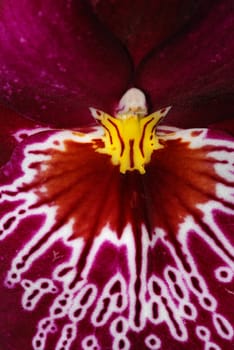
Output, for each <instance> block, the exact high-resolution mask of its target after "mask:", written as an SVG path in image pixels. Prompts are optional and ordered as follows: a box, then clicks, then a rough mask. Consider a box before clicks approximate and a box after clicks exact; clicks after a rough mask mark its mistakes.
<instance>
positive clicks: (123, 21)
mask: <svg viewBox="0 0 234 350" xmlns="http://www.w3.org/2000/svg"><path fill="white" fill-rule="evenodd" d="M89 2H90V3H91V4H92V6H93V11H94V13H95V14H97V16H98V18H99V19H100V20H101V21H102V22H103V23H104V24H105V25H106V26H107V28H108V29H109V30H110V31H112V32H113V33H115V35H116V36H117V37H118V38H120V40H121V41H122V42H123V43H124V44H125V45H126V47H127V48H128V50H129V52H130V53H131V56H132V57H133V59H134V61H135V63H138V62H139V61H140V60H141V59H142V58H143V57H144V56H145V55H146V54H147V53H149V51H150V50H152V48H153V47H155V46H159V45H160V44H161V43H163V42H164V41H165V40H166V39H168V38H169V37H171V36H173V35H174V34H175V33H177V31H178V30H180V29H181V28H182V27H183V26H184V25H185V23H187V22H188V21H189V20H190V19H191V18H193V16H194V15H195V14H197V12H198V11H199V10H201V7H202V6H203V7H204V5H207V3H208V2H209V1H203V2H202V1H196V3H195V2H194V1H186V0H183V1H181V0H180V1H178V0H173V1H163V0H156V1H155V0H150V1H147V2H145V1H144V0H137V1H134V3H133V2H132V1H130V0H127V1H126V0H121V1H108V0H107V1H106V0H101V1H95V0H89ZM204 3H205V4H204ZM201 5H202V6H201Z"/></svg>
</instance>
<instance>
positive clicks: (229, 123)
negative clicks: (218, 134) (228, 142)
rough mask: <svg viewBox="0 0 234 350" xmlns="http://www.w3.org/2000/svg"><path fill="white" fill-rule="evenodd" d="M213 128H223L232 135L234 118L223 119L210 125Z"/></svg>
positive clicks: (233, 132) (233, 133)
mask: <svg viewBox="0 0 234 350" xmlns="http://www.w3.org/2000/svg"><path fill="white" fill-rule="evenodd" d="M210 128H211V129H216V130H223V131H225V132H227V133H229V134H231V135H234V119H231V120H223V121H220V122H218V123H214V124H211V125H210Z"/></svg>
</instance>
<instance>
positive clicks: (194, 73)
mask: <svg viewBox="0 0 234 350" xmlns="http://www.w3.org/2000/svg"><path fill="white" fill-rule="evenodd" d="M233 32H234V17H233V2H232V1H230V0H228V1H225V2H222V1H221V2H217V3H215V4H214V5H213V7H212V8H211V9H210V11H209V13H208V14H207V15H206V16H205V17H204V18H202V20H201V21H200V22H199V23H197V24H196V25H193V26H191V27H190V28H188V30H186V31H184V32H183V33H181V35H180V36H178V37H177V38H176V39H175V40H174V41H172V42H171V43H170V45H167V46H165V48H164V49H162V50H160V51H158V50H157V51H155V52H154V54H153V55H152V56H151V57H150V58H149V59H148V60H147V61H146V62H145V64H143V65H142V67H141V68H140V69H139V75H138V86H139V87H140V88H141V89H144V90H145V91H146V92H147V93H148V95H149V98H150V101H151V103H152V109H153V110H157V109H158V108H161V107H163V106H168V105H172V106H173V108H174V109H173V110H174V114H173V116H172V115H171V116H170V115H169V116H168V118H167V123H169V124H171V125H178V126H181V127H191V126H192V127H200V126H202V127H204V126H207V125H209V124H211V123H213V122H215V121H218V120H222V119H228V118H233V112H234V105H233V89H234V80H233V69H234V60H233V54H234V42H233Z"/></svg>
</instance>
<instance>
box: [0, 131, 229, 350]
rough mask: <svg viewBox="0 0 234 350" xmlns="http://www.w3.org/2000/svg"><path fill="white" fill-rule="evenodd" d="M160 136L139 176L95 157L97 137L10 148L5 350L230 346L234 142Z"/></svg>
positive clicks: (53, 135) (39, 140)
mask: <svg viewBox="0 0 234 350" xmlns="http://www.w3.org/2000/svg"><path fill="white" fill-rule="evenodd" d="M159 139H160V142H161V143H162V145H163V146H164V147H162V148H160V149H159V150H157V151H155V152H154V153H153V156H152V160H151V162H150V163H149V164H148V165H147V167H146V173H145V174H144V175H142V174H140V173H138V172H127V173H126V174H125V175H123V174H121V173H120V172H119V166H117V165H114V164H112V162H111V158H110V157H109V156H108V155H107V154H101V153H98V152H96V150H95V145H97V144H100V143H101V142H102V130H100V129H99V128H95V129H94V130H90V132H88V133H87V132H86V133H81V132H71V131H47V132H44V133H40V134H38V135H34V136H31V137H29V138H27V139H26V140H25V141H24V143H21V145H20V146H19V147H18V148H17V149H16V151H15V152H14V154H13V156H12V160H11V162H9V163H8V164H7V165H6V166H5V167H3V169H2V172H1V202H0V211H1V213H2V220H1V224H2V227H1V231H0V237H1V240H2V247H1V249H3V252H4V251H7V254H5V255H4V254H3V255H2V256H3V264H2V271H1V276H2V278H5V286H6V287H8V288H10V289H8V291H7V292H6V288H5V289H4V288H3V289H1V293H2V296H5V293H7V294H8V299H7V300H9V298H10V297H9V295H12V298H14V300H15V299H16V295H17V298H19V297H20V295H21V310H22V311H21V312H19V313H18V314H17V315H16V314H15V309H12V308H11V307H10V304H8V305H9V309H8V308H7V307H6V306H4V305H2V306H1V308H2V311H1V312H4V310H6V309H7V312H8V321H7V322H6V320H5V319H4V320H3V318H1V320H2V321H1V340H2V341H3V344H7V345H6V346H8V347H16V348H17V346H18V345H15V344H18V342H20V346H21V348H26V349H27V348H30V347H32V348H33V349H34V350H39V349H40V350H45V349H55V350H60V349H62V348H64V349H66V350H70V349H71V350H73V349H77V348H78V349H84V350H87V349H90V347H91V348H95V347H96V348H98V349H103V350H104V349H109V348H111V349H114V350H120V349H129V348H130V347H132V348H135V349H136V348H139V347H140V348H145V349H159V348H160V349H162V350H166V349H167V350H168V349H169V350H172V349H173V350H174V349H176V348H178V349H188V348H190V349H200V348H203V347H206V348H209V349H212V347H213V349H225V350H229V349H231V347H232V344H231V341H232V337H233V329H232V326H231V324H232V321H233V320H232V317H233V314H232V310H230V307H229V306H228V301H229V300H231V297H232V293H233V290H232V285H231V280H232V277H233V272H232V268H233V260H232V259H233V257H232V252H233V251H232V245H231V243H232V241H231V240H232V237H231V236H232V232H231V230H232V227H233V218H234V200H233V185H234V169H233V155H234V146H233V145H234V142H233V138H231V137H229V136H227V135H226V134H224V133H217V132H216V131H208V130H205V129H192V130H177V129H175V128H174V129H172V128H165V127H162V128H161V130H160V132H159ZM228 225H229V227H230V228H229V229H228V228H227V226H228ZM201 247H202V250H201ZM207 258H208V259H209V264H206V261H207ZM14 303H15V301H14ZM14 305H17V304H14ZM17 310H19V306H17ZM26 312H27V313H28V314H27V315H26ZM21 317H22V319H23V324H27V322H29V329H28V327H27V329H26V330H24V329H23V330H22V331H21ZM2 323H3V324H2ZM8 327H13V329H14V337H11V338H9V328H8ZM19 329H20V331H19ZM33 329H34V331H33ZM32 333H33V334H32ZM22 334H23V335H24V336H23V339H22ZM6 348H7V347H6Z"/></svg>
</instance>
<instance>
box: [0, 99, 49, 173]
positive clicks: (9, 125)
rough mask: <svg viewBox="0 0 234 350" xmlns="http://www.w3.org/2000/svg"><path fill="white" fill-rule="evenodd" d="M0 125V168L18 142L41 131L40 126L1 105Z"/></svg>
mask: <svg viewBox="0 0 234 350" xmlns="http://www.w3.org/2000/svg"><path fill="white" fill-rule="evenodd" d="M0 125H1V127H0V166H1V165H3V164H5V163H6V162H7V161H8V160H9V159H10V156H11V154H12V151H13V150H14V148H15V146H16V145H17V144H18V143H19V142H21V141H22V140H23V139H24V138H26V137H27V136H28V135H31V134H33V133H36V132H38V131H39V130H40V129H43V128H42V125H38V124H36V123H35V122H33V121H31V120H27V119H25V118H23V117H22V116H21V115H19V114H17V113H16V112H14V111H13V110H11V109H9V108H7V107H6V106H3V105H0Z"/></svg>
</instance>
